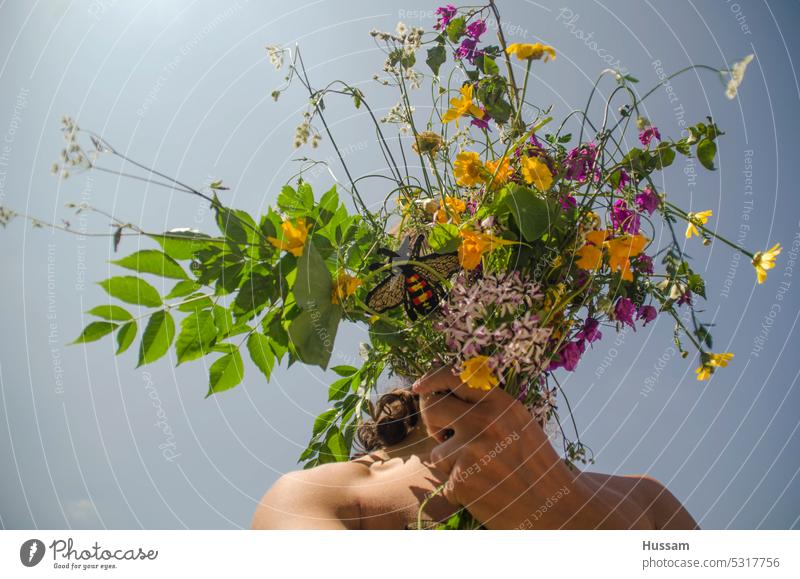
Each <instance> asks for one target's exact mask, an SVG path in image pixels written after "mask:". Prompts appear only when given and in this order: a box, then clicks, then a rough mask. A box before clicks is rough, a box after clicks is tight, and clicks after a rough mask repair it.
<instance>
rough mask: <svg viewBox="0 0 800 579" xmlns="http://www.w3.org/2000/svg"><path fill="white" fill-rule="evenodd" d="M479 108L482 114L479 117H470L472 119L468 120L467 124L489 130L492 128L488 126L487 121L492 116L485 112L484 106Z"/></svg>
mask: <svg viewBox="0 0 800 579" xmlns="http://www.w3.org/2000/svg"><path fill="white" fill-rule="evenodd" d="M481 110H482V111H483V116H482V117H481V118H479V119H478V118H476V117H472V120H471V121H470V123H469V124H471V125H472V126H473V127H478V128H479V129H481V130H484V131H491V130H492V129H491V127H489V121H491V120H492V117H491V115H489V113H487V112H486V109H485V108H483V107H481Z"/></svg>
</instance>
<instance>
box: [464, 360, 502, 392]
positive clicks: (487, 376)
mask: <svg viewBox="0 0 800 579" xmlns="http://www.w3.org/2000/svg"><path fill="white" fill-rule="evenodd" d="M459 377H460V378H461V381H462V382H463V383H464V384H466V385H467V386H469V387H470V388H476V389H478V390H491V389H492V388H493V387H495V386H497V383H498V379H497V376H495V375H494V373H492V370H491V368H489V358H488V357H487V356H475V357H474V358H470V359H469V360H465V361H464V370H463V371H462V372H461V374H460V376H459Z"/></svg>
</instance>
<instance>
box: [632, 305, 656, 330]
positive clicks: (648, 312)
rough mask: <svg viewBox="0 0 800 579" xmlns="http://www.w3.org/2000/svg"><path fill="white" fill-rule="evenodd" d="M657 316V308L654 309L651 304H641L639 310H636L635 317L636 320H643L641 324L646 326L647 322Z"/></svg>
mask: <svg viewBox="0 0 800 579" xmlns="http://www.w3.org/2000/svg"><path fill="white" fill-rule="evenodd" d="M657 316H658V310H656V309H655V308H654V307H653V306H642V307H640V308H639V311H638V312H636V319H637V320H644V323H643V324H642V325H643V326H646V325H647V324H648V323H650V322H652V321H653V320H655V319H656V317H657Z"/></svg>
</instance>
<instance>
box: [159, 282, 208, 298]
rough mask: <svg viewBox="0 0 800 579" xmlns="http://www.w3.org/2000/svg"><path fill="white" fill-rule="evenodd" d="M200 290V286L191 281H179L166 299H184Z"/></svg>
mask: <svg viewBox="0 0 800 579" xmlns="http://www.w3.org/2000/svg"><path fill="white" fill-rule="evenodd" d="M199 289H200V284H198V283H195V282H193V281H191V280H184V281H179V282H178V283H176V284H175V287H173V288H172V291H170V292H169V293H168V294H167V295H165V296H164V297H165V298H170V299H171V298H182V297H186V296H188V295H189V294H190V293H192V292H194V291H197V290H199Z"/></svg>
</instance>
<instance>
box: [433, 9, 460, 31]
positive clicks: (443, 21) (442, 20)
mask: <svg viewBox="0 0 800 579" xmlns="http://www.w3.org/2000/svg"><path fill="white" fill-rule="evenodd" d="M456 12H458V10H457V9H456V7H455V6H453V5H452V4H445V5H444V6H440V7H439V8H437V9H436V11H435V12H434V14H436V15H437V16H438V17H439V19H438V20H437V21H436V24H434V25H433V27H434V28H435V29H436V30H442V29H443V28H447V25H448V24H450V21H451V20H452V19H453V17H454V16H455V15H456Z"/></svg>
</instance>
